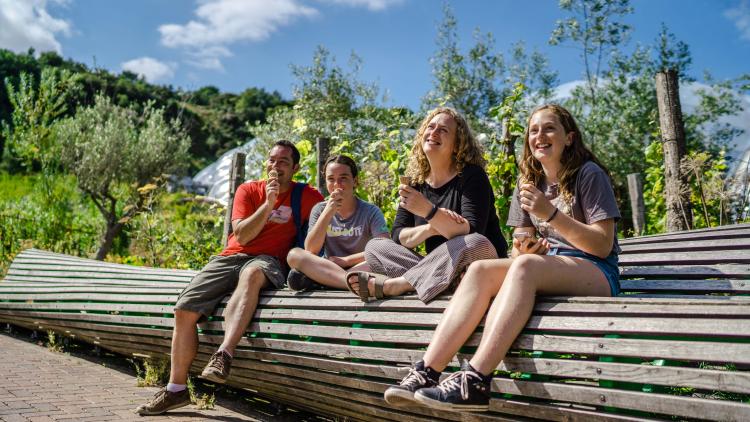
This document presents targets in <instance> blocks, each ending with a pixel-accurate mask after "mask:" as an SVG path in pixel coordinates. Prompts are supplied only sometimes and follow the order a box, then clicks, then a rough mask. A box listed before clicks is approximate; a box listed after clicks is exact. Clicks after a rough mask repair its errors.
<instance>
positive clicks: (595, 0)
mask: <svg viewBox="0 0 750 422" xmlns="http://www.w3.org/2000/svg"><path fill="white" fill-rule="evenodd" d="M559 5H560V8H561V9H562V10H565V11H567V12H569V13H570V14H571V16H569V17H568V18H567V19H563V20H558V21H557V23H556V26H555V29H554V30H553V31H552V35H551V36H550V40H549V43H550V44H551V45H558V44H560V43H563V42H565V41H572V42H573V43H574V44H577V45H578V46H579V48H580V49H581V58H582V59H583V63H584V71H585V76H586V88H587V92H586V93H587V94H588V95H589V96H590V98H589V101H590V103H591V104H592V105H593V106H596V104H597V83H598V81H599V78H600V75H601V72H602V71H603V70H604V69H603V65H606V64H607V62H608V55H609V53H610V52H611V51H616V50H617V48H618V47H619V46H620V45H622V44H624V43H626V42H627V40H628V38H629V37H630V32H631V31H632V29H633V28H632V27H631V26H630V25H628V24H626V23H623V22H621V21H620V19H622V18H624V17H625V16H627V15H629V14H631V13H633V8H632V7H631V6H630V0H560V2H559Z"/></svg>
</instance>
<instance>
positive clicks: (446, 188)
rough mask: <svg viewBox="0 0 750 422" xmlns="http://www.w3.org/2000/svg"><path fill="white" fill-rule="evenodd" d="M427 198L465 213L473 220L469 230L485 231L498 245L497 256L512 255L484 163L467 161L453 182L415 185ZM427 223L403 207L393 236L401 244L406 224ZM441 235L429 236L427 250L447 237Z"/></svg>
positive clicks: (471, 231)
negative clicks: (437, 185)
mask: <svg viewBox="0 0 750 422" xmlns="http://www.w3.org/2000/svg"><path fill="white" fill-rule="evenodd" d="M414 188H415V189H416V190H418V191H419V192H420V193H422V195H424V197H425V198H427V200H429V201H430V202H432V203H433V204H436V205H437V206H438V207H440V208H447V209H449V210H452V211H455V212H457V213H458V214H461V216H463V217H464V218H465V219H466V221H468V222H469V227H470V228H469V233H479V234H481V235H484V236H485V237H486V238H487V239H489V241H490V242H492V244H493V245H494V246H495V249H496V250H497V256H499V257H501V258H504V257H507V256H508V244H507V243H505V239H504V238H503V235H502V232H501V231H500V220H499V219H498V217H497V211H496V210H495V194H494V193H493V192H492V186H491V185H490V179H489V178H488V177H487V173H486V172H485V171H484V170H482V168H481V167H479V166H476V165H473V164H467V165H466V166H465V167H464V169H463V171H462V172H461V174H460V175H457V176H456V177H454V178H453V179H451V181H450V182H448V183H446V184H445V185H443V186H441V187H439V188H437V189H434V188H432V187H430V185H428V184H427V183H421V184H418V185H416V186H414ZM423 224H427V221H426V220H425V219H424V218H422V217H420V216H417V215H414V214H412V213H411V212H409V211H407V210H405V209H404V208H401V207H399V208H398V211H396V219H395V220H394V222H393V230H392V231H391V238H392V239H393V240H394V241H395V242H396V243H398V244H401V242H399V240H398V236H399V234H400V233H401V230H402V229H404V228H406V227H416V226H420V225H423ZM447 240H448V239H446V238H445V237H443V236H440V235H437V236H432V237H429V238H427V240H425V249H426V250H427V253H430V252H432V251H433V250H434V249H435V248H437V247H438V246H440V245H441V244H443V243H444V242H445V241H447Z"/></svg>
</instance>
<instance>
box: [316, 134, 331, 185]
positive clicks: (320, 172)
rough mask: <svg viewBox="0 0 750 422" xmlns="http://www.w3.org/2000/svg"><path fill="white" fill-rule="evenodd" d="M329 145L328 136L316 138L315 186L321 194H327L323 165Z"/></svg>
mask: <svg viewBox="0 0 750 422" xmlns="http://www.w3.org/2000/svg"><path fill="white" fill-rule="evenodd" d="M329 151H330V146H329V145H328V138H318V139H317V152H318V164H317V168H316V170H317V182H318V183H317V185H318V186H317V188H318V191H319V192H320V193H321V194H322V195H323V196H328V189H326V175H325V169H324V168H323V166H324V165H325V163H326V160H327V159H328V153H329Z"/></svg>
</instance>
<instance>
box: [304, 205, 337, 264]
mask: <svg viewBox="0 0 750 422" xmlns="http://www.w3.org/2000/svg"><path fill="white" fill-rule="evenodd" d="M329 203H330V202H329ZM334 214H336V208H335V207H331V206H329V205H328V204H326V206H325V208H324V209H323V212H322V213H321V214H320V217H318V220H317V221H316V222H315V225H313V227H312V229H310V231H308V232H307V237H306V238H305V250H306V251H308V252H311V253H314V254H316V255H317V254H318V252H320V250H321V249H322V248H323V244H324V243H325V240H326V231H327V229H328V225H329V224H330V223H331V219H333V215H334Z"/></svg>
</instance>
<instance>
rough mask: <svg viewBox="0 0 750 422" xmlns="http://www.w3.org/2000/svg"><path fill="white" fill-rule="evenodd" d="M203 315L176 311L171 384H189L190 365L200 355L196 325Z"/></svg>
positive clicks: (180, 310) (170, 375)
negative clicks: (197, 354)
mask: <svg viewBox="0 0 750 422" xmlns="http://www.w3.org/2000/svg"><path fill="white" fill-rule="evenodd" d="M200 316H201V314H200V313H198V312H193V311H185V310H182V309H176V310H175V311H174V330H172V356H171V362H170V373H169V382H171V383H173V384H187V377H188V371H189V370H190V365H191V364H192V363H193V359H195V355H196V353H198V330H197V329H196V327H195V324H196V323H197V322H198V319H199V318H200Z"/></svg>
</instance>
